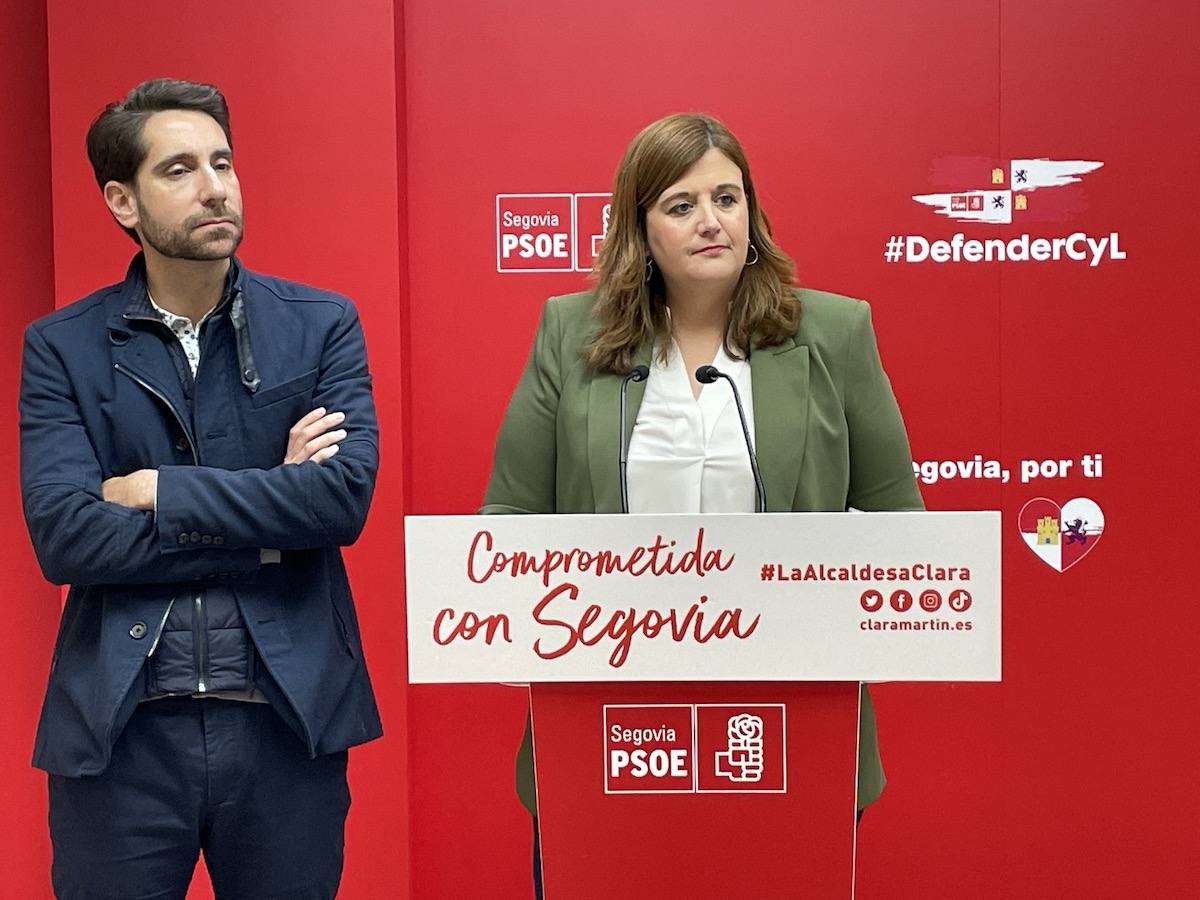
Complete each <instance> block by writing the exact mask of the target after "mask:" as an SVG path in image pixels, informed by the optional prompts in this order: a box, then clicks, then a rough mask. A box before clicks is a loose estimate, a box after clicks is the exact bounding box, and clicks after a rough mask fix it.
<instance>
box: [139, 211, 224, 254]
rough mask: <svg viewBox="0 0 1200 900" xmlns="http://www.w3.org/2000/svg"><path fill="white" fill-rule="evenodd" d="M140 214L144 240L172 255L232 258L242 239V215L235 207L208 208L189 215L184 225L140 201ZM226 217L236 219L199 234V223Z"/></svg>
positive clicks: (162, 252)
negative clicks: (156, 215)
mask: <svg viewBox="0 0 1200 900" xmlns="http://www.w3.org/2000/svg"><path fill="white" fill-rule="evenodd" d="M138 217H139V222H138V224H139V225H141V226H142V240H144V241H145V242H146V243H147V244H149V245H150V246H151V247H153V248H154V249H155V250H157V251H158V252H159V253H160V254H161V255H163V256H165V257H168V258H169V259H190V260H196V261H203V260H213V259H228V258H229V257H231V256H233V254H234V251H236V250H237V248H238V244H240V243H241V242H242V217H241V215H239V214H238V213H236V212H234V211H233V210H231V209H211V210H206V211H205V212H204V214H203V215H198V216H189V217H188V218H187V219H185V220H184V222H183V224H182V225H178V226H174V227H172V226H169V225H162V224H160V223H158V222H156V221H155V220H154V219H153V218H152V217H150V216H148V215H147V214H146V210H145V209H144V208H143V207H142V204H141V202H140V201H139V202H138ZM226 218H227V219H232V220H233V221H232V222H229V223H225V224H222V225H219V226H216V227H214V228H211V229H208V230H206V232H205V233H204V234H200V235H198V234H196V227H197V226H198V225H199V224H200V223H201V222H203V221H205V220H206V219H226ZM231 233H232V240H231V239H230V238H231Z"/></svg>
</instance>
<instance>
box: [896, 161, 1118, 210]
mask: <svg viewBox="0 0 1200 900" xmlns="http://www.w3.org/2000/svg"><path fill="white" fill-rule="evenodd" d="M1103 165H1104V163H1102V162H1094V161H1091V160H1083V159H1069V160H1068V159H1014V160H1012V161H1011V162H1010V163H1009V164H1008V172H1007V178H1006V173H1005V171H1004V169H1002V168H994V169H992V177H991V181H992V184H991V186H990V187H979V188H969V189H964V190H960V191H955V192H954V193H948V194H913V199H914V200H915V201H917V202H918V203H921V204H924V205H925V206H929V207H932V208H933V211H934V212H935V213H937V214H938V215H939V216H945V217H947V218H949V219H953V220H954V221H956V222H990V223H993V224H997V225H1008V224H1010V223H1011V222H1012V221H1013V213H1014V212H1019V213H1025V212H1027V211H1028V210H1029V209H1030V206H1031V204H1032V203H1033V198H1032V194H1033V192H1034V191H1037V190H1041V189H1049V188H1061V187H1066V186H1067V185H1069V184H1078V183H1079V182H1080V181H1082V178H1081V177H1080V176H1082V175H1086V174H1088V173H1089V172H1094V171H1096V170H1097V169H1099V168H1100V167H1101V166H1103ZM1006 182H1007V183H1006ZM997 188H999V189H997Z"/></svg>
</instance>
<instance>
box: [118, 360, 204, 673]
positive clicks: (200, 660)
mask: <svg viewBox="0 0 1200 900" xmlns="http://www.w3.org/2000/svg"><path fill="white" fill-rule="evenodd" d="M113 368H114V369H116V370H117V371H118V372H120V373H121V374H122V375H126V376H128V377H129V378H131V379H132V380H133V381H134V382H135V383H136V384H139V385H141V386H142V388H143V389H144V390H146V391H148V392H149V393H150V394H151V395H152V396H154V397H155V398H156V399H157V400H158V401H159V402H160V403H161V404H162V405H163V406H165V407H166V408H167V409H168V410H169V411H170V413H171V415H172V416H174V417H175V421H176V422H177V423H179V428H180V430H181V431H182V432H183V434H184V436H185V437H187V440H188V447H189V448H190V449H191V451H192V462H193V463H194V464H195V465H197V466H198V465H200V454H199V453H198V452H197V450H196V442H195V441H194V440H193V439H192V435H191V432H190V431H188V428H187V425H186V424H184V421H183V416H181V415H179V411H178V410H177V409H175V407H174V406H173V405H172V404H171V401H170V400H168V399H167V397H166V395H165V394H163V392H162V391H160V390H158V389H157V388H155V387H153V386H152V385H150V384H149V383H148V382H147V381H146V380H145V379H143V378H139V377H138V376H137V375H134V374H133V373H132V372H130V371H129V370H128V369H126V368H125V367H124V366H122V365H121V364H120V363H114V365H113ZM192 603H193V610H192V646H193V647H194V649H195V655H194V661H195V665H196V691H197V693H204V692H206V691H207V690H208V683H207V680H206V677H205V675H206V673H205V666H206V665H207V660H206V659H205V655H206V654H205V650H206V649H207V648H206V647H205V644H206V643H207V637H206V634H205V631H204V618H205V616H204V594H203V593H201V592H199V591H197V592H196V593H195V594H193V595H192ZM174 605H175V600H174V598H172V600H171V602H170V603H169V604H167V611H166V612H165V613H163V617H162V621H161V622H160V623H159V625H158V633H157V634H156V635H155V636H154V643H152V644H151V645H150V652H149V653H147V654H146V656H147V657H149V656H150V655H152V654H153V653H154V651H155V650H156V649H157V648H158V641H159V639H160V638H161V637H162V633H163V629H164V628H165V627H166V625H167V616H169V615H170V614H171V607H172V606H174Z"/></svg>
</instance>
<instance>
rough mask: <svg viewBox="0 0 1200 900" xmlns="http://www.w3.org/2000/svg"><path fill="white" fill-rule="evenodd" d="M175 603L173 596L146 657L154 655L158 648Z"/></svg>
mask: <svg viewBox="0 0 1200 900" xmlns="http://www.w3.org/2000/svg"><path fill="white" fill-rule="evenodd" d="M174 605H175V598H174V597H172V598H171V602H170V603H168V604H167V608H166V610H165V611H164V612H163V614H162V619H161V620H160V621H159V623H158V630H157V631H155V632H154V640H152V641H151V642H150V649H149V650H148V651H146V659H149V658H150V657H151V656H153V655H154V651H155V650H157V649H158V642H159V641H160V640H162V635H163V629H164V628H166V627H167V616H169V615H171V607H173V606H174Z"/></svg>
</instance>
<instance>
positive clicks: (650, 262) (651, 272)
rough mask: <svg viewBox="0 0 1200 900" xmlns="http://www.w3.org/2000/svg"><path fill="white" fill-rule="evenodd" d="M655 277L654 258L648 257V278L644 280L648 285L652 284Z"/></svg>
mask: <svg viewBox="0 0 1200 900" xmlns="http://www.w3.org/2000/svg"><path fill="white" fill-rule="evenodd" d="M653 277H654V257H653V256H647V257H646V277H645V278H644V279H642V280H643V281H645V282H646V284H649V283H650V279H651V278H653Z"/></svg>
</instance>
